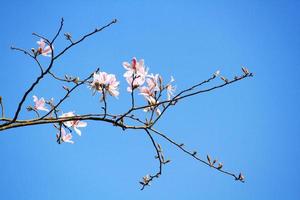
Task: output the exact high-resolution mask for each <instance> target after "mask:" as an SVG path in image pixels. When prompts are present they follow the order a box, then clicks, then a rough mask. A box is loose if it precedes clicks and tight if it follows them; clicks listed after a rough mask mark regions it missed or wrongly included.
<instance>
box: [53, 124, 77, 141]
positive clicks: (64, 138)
mask: <svg viewBox="0 0 300 200" xmlns="http://www.w3.org/2000/svg"><path fill="white" fill-rule="evenodd" d="M59 134H61V135H60V139H61V141H62V142H67V143H71V144H74V141H72V137H73V136H72V134H71V133H68V134H67V133H66V130H65V129H64V128H63V127H61V129H60V133H57V134H56V137H57V138H59Z"/></svg>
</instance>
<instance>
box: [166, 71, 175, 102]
mask: <svg viewBox="0 0 300 200" xmlns="http://www.w3.org/2000/svg"><path fill="white" fill-rule="evenodd" d="M174 81H175V79H174V78H173V76H171V81H170V82H169V83H168V84H167V86H166V90H167V99H168V101H170V100H171V97H173V96H174V92H175V90H176V87H175V86H173V85H171V83H172V82H174Z"/></svg>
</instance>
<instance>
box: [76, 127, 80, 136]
mask: <svg viewBox="0 0 300 200" xmlns="http://www.w3.org/2000/svg"><path fill="white" fill-rule="evenodd" d="M74 131H75V132H76V133H77V134H78V135H79V136H81V131H80V130H79V129H78V128H77V127H74Z"/></svg>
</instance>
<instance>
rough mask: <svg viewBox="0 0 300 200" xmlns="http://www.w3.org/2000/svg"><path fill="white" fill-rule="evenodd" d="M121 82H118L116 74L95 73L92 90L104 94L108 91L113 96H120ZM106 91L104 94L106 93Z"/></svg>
mask: <svg viewBox="0 0 300 200" xmlns="http://www.w3.org/2000/svg"><path fill="white" fill-rule="evenodd" d="M119 84H120V82H119V81H117V79H116V76H115V75H114V74H107V73H106V72H99V73H94V75H93V82H92V83H91V88H93V89H95V90H97V91H99V92H101V93H103V90H105V91H107V92H108V93H109V94H110V95H111V96H114V97H116V96H118V95H119V91H118V86H119ZM105 91H104V92H105Z"/></svg>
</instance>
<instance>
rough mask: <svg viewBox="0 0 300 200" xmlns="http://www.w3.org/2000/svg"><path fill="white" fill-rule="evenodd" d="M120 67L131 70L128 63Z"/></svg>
mask: <svg viewBox="0 0 300 200" xmlns="http://www.w3.org/2000/svg"><path fill="white" fill-rule="evenodd" d="M122 65H123V67H124V68H125V69H126V70H130V69H131V65H130V64H129V63H128V62H123V63H122Z"/></svg>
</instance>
